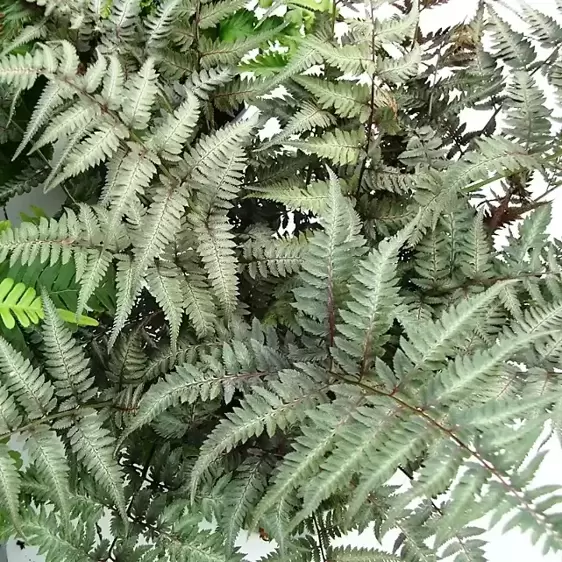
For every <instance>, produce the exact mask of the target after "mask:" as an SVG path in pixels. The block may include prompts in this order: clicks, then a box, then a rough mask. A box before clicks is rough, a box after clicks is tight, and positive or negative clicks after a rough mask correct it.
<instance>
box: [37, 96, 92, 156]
mask: <svg viewBox="0 0 562 562" xmlns="http://www.w3.org/2000/svg"><path fill="white" fill-rule="evenodd" d="M99 111H100V110H99V107H98V106H94V105H89V104H85V103H76V104H74V105H73V106H71V107H69V108H68V109H66V110H65V111H63V112H62V113H59V114H58V115H56V116H55V117H54V118H53V119H51V121H50V123H49V125H48V126H47V128H46V129H45V131H44V132H43V133H42V134H41V136H40V137H39V139H38V140H37V142H36V143H35V144H34V145H33V146H32V147H31V150H30V151H29V152H30V154H32V153H34V152H35V151H37V150H38V149H40V148H42V147H44V146H45V145H47V144H51V143H55V142H56V141H57V139H60V138H62V137H65V136H70V135H72V134H73V133H75V132H76V131H78V130H85V129H86V128H88V126H89V125H90V123H91V122H92V121H93V120H94V119H95V118H96V117H97V116H98V115H99Z"/></svg>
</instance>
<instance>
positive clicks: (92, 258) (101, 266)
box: [76, 250, 113, 316]
mask: <svg viewBox="0 0 562 562" xmlns="http://www.w3.org/2000/svg"><path fill="white" fill-rule="evenodd" d="M112 261H113V255H112V254H111V253H110V252H108V251H107V250H102V251H101V252H100V251H97V250H91V251H89V252H88V253H87V258H86V264H85V266H84V272H83V273H82V276H81V277H80V292H79V294H78V302H77V306H76V315H77V316H80V315H81V314H82V311H83V310H84V309H85V308H86V306H87V305H88V301H89V300H90V299H91V297H92V296H93V295H94V293H95V291H96V289H97V288H98V287H99V286H100V284H101V283H102V281H103V279H104V277H105V275H106V273H107V271H108V269H109V266H110V265H111V263H112Z"/></svg>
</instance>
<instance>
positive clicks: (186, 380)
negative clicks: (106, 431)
mask: <svg viewBox="0 0 562 562" xmlns="http://www.w3.org/2000/svg"><path fill="white" fill-rule="evenodd" d="M252 377H254V378H255V374H253V373H252V374H250V375H248V374H247V373H242V374H235V375H227V374H225V373H223V372H213V371H210V370H209V371H208V372H203V371H201V370H199V369H198V368H197V367H195V366H193V365H190V364H189V363H184V364H183V365H179V366H178V367H177V368H176V369H175V371H174V372H173V373H170V374H168V375H167V376H166V378H165V379H163V380H160V381H159V382H157V383H156V384H155V385H154V386H152V387H151V388H150V389H149V390H148V392H146V394H145V395H144V396H143V397H142V400H141V401H140V404H139V407H138V410H137V413H136V415H135V417H134V418H133V419H132V420H131V423H130V424H129V426H128V427H127V428H126V429H125V431H124V433H123V434H122V436H121V438H120V443H122V442H123V441H124V440H125V439H126V438H127V437H128V436H129V435H131V434H132V433H133V432H135V431H137V430H138V429H140V428H141V427H143V426H145V425H147V424H149V423H151V422H152V421H153V420H155V419H156V418H157V416H158V415H160V414H161V413H162V412H164V411H165V410H167V409H169V408H171V407H172V406H176V405H178V404H185V403H187V404H193V403H195V401H197V400H205V401H207V400H214V399H216V398H218V397H220V396H221V394H222V393H223V392H224V389H225V388H228V387H234V386H236V385H237V384H240V383H242V382H244V381H245V380H247V379H251V378H252Z"/></svg>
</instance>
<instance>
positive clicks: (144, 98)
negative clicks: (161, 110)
mask: <svg viewBox="0 0 562 562" xmlns="http://www.w3.org/2000/svg"><path fill="white" fill-rule="evenodd" d="M125 1H127V0H125ZM157 80H158V74H157V73H156V70H155V69H154V59H152V58H148V59H147V60H146V61H145V63H144V64H143V65H142V67H141V69H140V70H139V72H138V73H137V74H135V75H134V76H132V77H131V78H129V79H128V80H127V82H126V83H125V91H124V98H123V102H122V109H121V113H120V115H121V118H122V119H123V122H124V123H125V124H126V125H128V126H130V127H131V128H133V129H146V127H147V126H148V123H149V121H150V116H151V113H150V112H151V109H152V106H153V104H154V100H155V98H156V94H157V93H158V85H157Z"/></svg>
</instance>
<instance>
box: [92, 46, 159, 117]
mask: <svg viewBox="0 0 562 562" xmlns="http://www.w3.org/2000/svg"><path fill="white" fill-rule="evenodd" d="M147 70H148V69H147ZM124 93H125V72H124V71H123V67H122V66H121V62H120V60H119V58H118V57H116V56H115V55H110V57H109V67H108V70H107V73H106V75H105V76H104V79H103V87H102V91H101V100H102V102H103V103H104V104H105V105H106V106H107V107H108V109H111V110H117V109H119V108H120V107H121V104H122V102H123V96H124Z"/></svg>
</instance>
